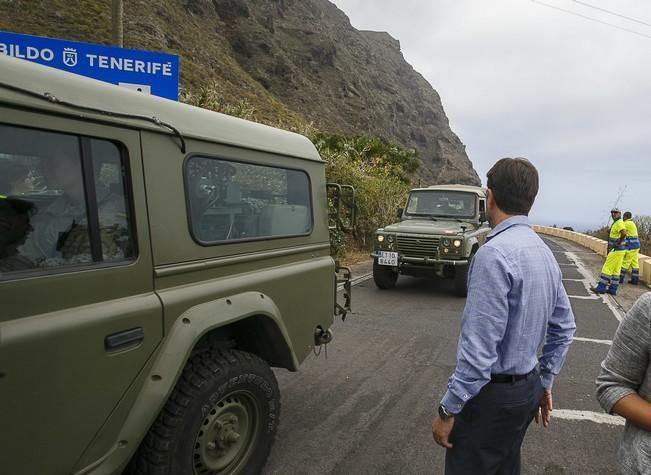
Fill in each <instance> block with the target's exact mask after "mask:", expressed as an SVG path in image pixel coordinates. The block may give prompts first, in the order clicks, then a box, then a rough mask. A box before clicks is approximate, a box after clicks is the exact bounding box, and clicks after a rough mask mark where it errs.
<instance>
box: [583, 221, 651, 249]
mask: <svg viewBox="0 0 651 475" xmlns="http://www.w3.org/2000/svg"><path fill="white" fill-rule="evenodd" d="M633 221H635V224H636V225H637V233H638V235H639V236H640V244H641V248H640V253H641V254H646V255H647V256H648V255H651V216H633ZM609 232H610V228H609V227H608V226H604V227H602V228H599V229H595V230H594V231H588V232H587V234H589V235H591V236H594V237H597V238H599V239H603V240H604V241H607V240H608V233H609Z"/></svg>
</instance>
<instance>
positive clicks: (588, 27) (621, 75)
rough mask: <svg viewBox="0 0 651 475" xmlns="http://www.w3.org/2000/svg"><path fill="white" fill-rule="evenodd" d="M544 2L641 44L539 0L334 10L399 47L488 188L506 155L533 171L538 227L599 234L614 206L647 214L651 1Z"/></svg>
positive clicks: (430, 0)
mask: <svg viewBox="0 0 651 475" xmlns="http://www.w3.org/2000/svg"><path fill="white" fill-rule="evenodd" d="M541 1H544V2H545V3H547V4H549V5H552V6H555V7H558V8H562V9H565V10H571V11H573V12H576V13H578V14H580V15H585V16H589V17H591V18H594V19H596V20H599V21H602V22H607V23H612V24H614V25H616V26H619V27H621V28H626V29H629V30H635V31H637V32H639V33H641V35H636V34H632V33H629V32H626V31H622V30H619V29H615V28H613V27H610V26H607V25H604V24H600V23H597V22H594V21H590V20H587V19H584V18H581V17H578V16H574V15H571V14H569V13H565V12H561V11H558V10H555V9H552V8H549V7H545V6H543V5H541V4H540V3H537V2H534V1H532V0H373V1H370V0H334V3H335V4H336V5H337V6H338V7H339V8H340V9H341V10H343V11H344V12H345V13H346V14H347V15H348V17H349V18H350V20H351V23H352V25H353V26H354V27H355V28H357V29H360V30H375V31H387V32H389V33H390V34H391V35H392V36H393V37H395V38H396V39H398V40H399V41H400V44H401V48H402V52H403V54H404V56H405V58H406V60H407V61H408V62H409V63H410V64H411V65H412V66H413V67H414V69H416V71H418V72H419V73H421V74H422V75H423V76H424V77H425V79H427V80H428V81H429V82H430V84H431V85H432V86H433V87H434V89H436V90H437V91H438V92H439V94H440V95H441V99H442V101H443V107H444V108H445V111H446V113H447V115H448V117H449V119H450V125H451V126H452V129H453V130H454V132H456V133H457V135H459V137H460V138H461V140H462V142H463V143H464V144H465V145H466V149H467V152H468V156H469V157H470V159H471V160H472V162H473V165H474V167H475V169H476V170H477V172H478V173H479V175H480V177H481V178H482V181H483V183H484V184H485V183H486V182H485V180H486V172H487V171H488V170H489V169H490V167H491V166H492V164H493V163H494V162H495V161H496V160H497V159H499V158H501V157H505V156H511V157H514V156H524V157H526V158H528V159H530V160H531V161H532V162H533V163H534V164H535V165H536V167H537V168H538V170H539V172H540V176H541V188H540V192H539V194H538V198H537V200H536V204H535V205H534V208H533V210H532V213H531V218H532V221H534V222H537V223H541V224H558V225H563V226H566V225H570V226H574V227H575V228H577V229H585V228H592V227H596V226H599V225H604V224H606V221H607V220H608V211H609V210H610V208H611V207H612V206H613V205H614V204H615V202H617V206H619V207H620V208H625V209H626V210H631V211H632V212H633V213H634V214H647V215H651V60H650V58H651V2H649V1H648V0H618V1H617V2H612V1H606V0H585V1H582V2H579V1H575V0H541ZM582 3H583V4H585V3H588V4H590V5H593V6H595V7H598V8H603V9H608V10H611V11H613V12H615V13H618V14H621V15H625V16H628V17H632V18H634V19H636V20H638V21H641V22H645V23H648V24H649V25H644V24H641V23H636V22H633V21H629V20H625V19H623V18H620V17H617V16H614V15H610V14H606V13H605V12H601V11H598V10H596V9H594V8H590V7H588V6H586V5H582ZM620 195H621V197H620ZM618 198H619V200H618Z"/></svg>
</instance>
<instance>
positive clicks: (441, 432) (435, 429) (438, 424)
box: [432, 416, 454, 449]
mask: <svg viewBox="0 0 651 475" xmlns="http://www.w3.org/2000/svg"><path fill="white" fill-rule="evenodd" d="M452 427H454V417H450V418H449V419H448V420H447V421H444V420H443V419H441V418H440V417H438V416H437V417H436V419H434V421H433V422H432V436H433V437H434V441H435V442H436V443H437V444H439V445H440V446H441V447H444V448H446V449H451V448H452V444H451V443H450V441H449V440H448V437H449V436H450V432H452Z"/></svg>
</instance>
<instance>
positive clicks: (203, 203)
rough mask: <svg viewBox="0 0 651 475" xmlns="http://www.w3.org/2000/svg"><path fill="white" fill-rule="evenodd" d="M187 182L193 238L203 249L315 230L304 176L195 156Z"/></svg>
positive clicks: (296, 172) (281, 170) (191, 160)
mask: <svg viewBox="0 0 651 475" xmlns="http://www.w3.org/2000/svg"><path fill="white" fill-rule="evenodd" d="M185 180H186V194H187V201H188V213H189V216H190V227H191V231H192V235H193V237H194V238H195V239H196V240H197V241H198V242H200V243H202V244H210V243H218V242H223V241H235V240H251V239H262V238H272V237H281V236H299V235H305V234H309V233H310V232H311V231H312V200H311V196H310V181H309V178H308V175H307V173H305V172H303V171H300V170H292V169H287V168H278V167H272V166H267V165H255V164H251V163H242V162H235V161H230V160H222V159H216V158H208V157H201V156H194V157H191V158H190V159H189V160H188V161H187V162H186V167H185Z"/></svg>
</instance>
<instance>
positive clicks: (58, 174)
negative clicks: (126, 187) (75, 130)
mask: <svg viewBox="0 0 651 475" xmlns="http://www.w3.org/2000/svg"><path fill="white" fill-rule="evenodd" d="M42 162H43V167H42V170H43V179H44V181H45V183H46V185H47V190H46V192H45V193H43V194H44V195H47V196H48V197H49V199H48V202H47V203H44V204H42V205H40V206H39V208H40V209H39V211H38V213H36V214H35V215H34V217H33V219H32V223H31V226H32V228H33V232H32V233H30V234H29V236H28V238H27V240H26V242H25V244H24V246H23V247H22V249H21V251H22V254H23V255H24V256H27V257H29V258H31V259H32V261H33V262H34V264H35V266H37V267H52V266H58V265H67V264H79V263H87V262H92V260H93V259H92V253H91V246H90V235H89V227H88V213H87V207H86V199H85V193H84V184H83V180H82V167H81V160H80V159H79V156H78V154H76V153H75V152H74V151H69V152H68V153H65V151H63V150H57V151H55V152H54V154H53V155H52V156H50V157H47V158H44V159H43V161H42ZM95 171H96V172H97V173H98V172H99V171H98V170H95ZM95 194H96V199H97V209H98V220H99V231H100V240H101V252H102V259H103V260H105V261H107V260H108V261H110V260H120V259H124V258H125V257H129V256H130V254H131V250H130V248H129V233H128V226H127V214H126V206H125V201H124V197H123V196H122V195H121V194H120V193H116V192H114V191H113V190H111V188H110V187H109V186H105V185H103V184H102V182H101V181H99V180H98V179H97V177H96V179H95Z"/></svg>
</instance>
